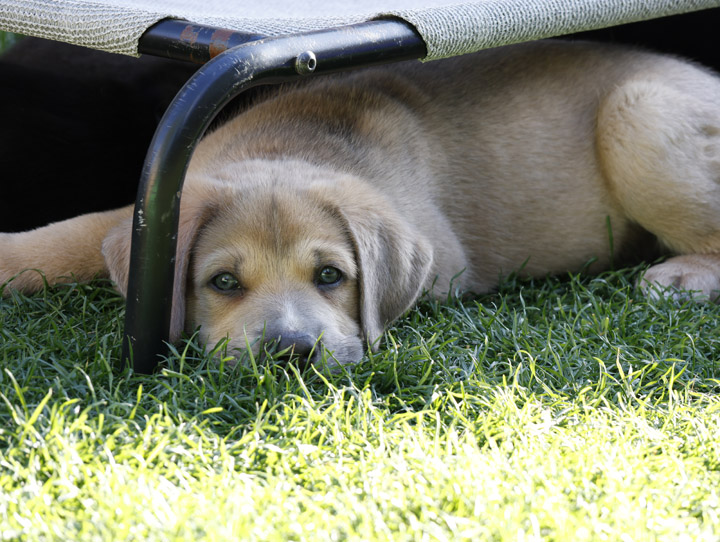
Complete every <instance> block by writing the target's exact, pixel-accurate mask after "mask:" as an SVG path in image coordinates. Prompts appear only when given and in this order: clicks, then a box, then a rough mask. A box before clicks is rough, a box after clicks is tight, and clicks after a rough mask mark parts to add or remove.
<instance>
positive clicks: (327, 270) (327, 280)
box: [317, 265, 343, 286]
mask: <svg viewBox="0 0 720 542" xmlns="http://www.w3.org/2000/svg"><path fill="white" fill-rule="evenodd" d="M342 278H343V274H342V271H340V270H339V269H338V268H336V267H332V266H329V265H328V266H327V267H323V268H322V269H321V270H320V272H319V273H318V277H317V283H318V286H332V285H334V284H337V283H338V282H340V280H342Z"/></svg>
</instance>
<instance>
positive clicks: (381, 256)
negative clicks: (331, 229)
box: [341, 201, 433, 348]
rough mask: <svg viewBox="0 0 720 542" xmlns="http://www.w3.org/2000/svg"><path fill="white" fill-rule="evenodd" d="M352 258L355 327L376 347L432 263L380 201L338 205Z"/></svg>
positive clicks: (424, 245) (427, 250) (421, 243)
mask: <svg viewBox="0 0 720 542" xmlns="http://www.w3.org/2000/svg"><path fill="white" fill-rule="evenodd" d="M341 213H342V214H343V216H344V217H345V220H346V221H347V225H348V229H349V231H350V233H351V237H352V240H353V243H354V245H355V251H356V255H357V259H358V268H359V283H360V323H361V326H362V329H363V333H364V335H365V340H366V341H367V342H369V343H370V345H371V346H372V347H373V348H377V343H378V339H379V338H380V337H381V336H382V334H383V330H384V329H385V326H387V325H388V324H390V323H391V322H392V321H393V320H395V319H396V318H398V317H399V316H401V315H402V314H403V313H404V312H405V311H406V310H407V309H409V308H410V307H411V306H412V304H413V303H414V302H415V301H416V300H417V298H418V297H419V296H420V294H421V293H422V290H423V287H424V286H425V285H426V281H427V278H428V275H429V273H430V268H431V265H432V261H433V252H432V247H431V246H430V244H429V243H428V242H427V241H426V240H425V239H424V238H423V237H422V236H421V235H419V234H418V233H416V232H414V231H412V230H411V229H410V227H409V226H408V224H407V223H406V222H405V221H404V220H402V219H401V218H400V217H399V216H398V215H397V213H396V212H395V211H393V210H392V209H391V208H390V207H389V206H387V205H385V204H384V203H383V202H378V201H374V202H370V203H369V204H367V205H360V206H357V205H343V206H341Z"/></svg>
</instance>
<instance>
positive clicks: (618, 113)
mask: <svg viewBox="0 0 720 542" xmlns="http://www.w3.org/2000/svg"><path fill="white" fill-rule="evenodd" d="M665 62H667V63H668V65H667V66H666V67H665V69H663V68H662V67H661V68H660V70H652V71H650V73H648V74H646V75H643V74H642V73H640V74H638V75H636V76H634V77H633V78H632V79H631V80H630V81H628V82H626V83H623V84H621V85H620V86H618V87H617V88H616V89H614V90H613V91H612V92H611V93H610V95H609V96H607V98H606V99H605V100H604V101H603V103H602V104H601V107H600V110H599V112H598V132H597V135H598V139H597V144H598V156H599V159H600V161H601V165H602V167H603V169H604V172H605V176H606V180H607V182H608V184H609V188H610V191H611V193H612V194H613V195H614V196H615V198H616V199H617V202H618V203H619V205H620V206H621V207H622V208H623V210H624V211H625V213H626V214H627V216H628V217H629V218H630V219H631V220H633V221H635V222H637V223H638V224H640V225H641V226H642V227H644V228H645V229H647V230H648V231H650V232H651V233H653V234H655V235H656V236H657V237H658V239H659V240H660V242H661V243H663V244H664V245H665V246H666V247H668V248H669V249H670V250H671V251H672V252H674V253H676V254H679V256H677V257H675V258H671V259H669V260H668V261H667V262H665V263H662V264H660V265H656V266H653V267H651V268H650V269H649V270H648V271H647V273H646V274H645V276H644V279H643V281H642V283H641V286H642V288H643V289H644V290H645V291H646V293H648V294H650V295H653V294H657V293H658V289H657V288H655V287H654V286H655V285H657V286H659V287H660V288H661V289H668V288H669V291H672V292H674V295H686V293H681V292H683V291H685V292H687V291H695V292H699V296H700V297H701V298H711V299H715V300H717V299H718V298H719V297H720V79H718V78H717V77H716V76H714V75H712V74H710V73H708V72H706V71H704V70H702V69H699V68H696V67H693V66H691V65H688V64H684V63H680V62H679V61H676V60H666V61H665ZM695 295H698V294H697V293H696V294H695Z"/></svg>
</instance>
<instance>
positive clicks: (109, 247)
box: [103, 160, 432, 364]
mask: <svg viewBox="0 0 720 542" xmlns="http://www.w3.org/2000/svg"><path fill="white" fill-rule="evenodd" d="M130 228H131V224H130V222H129V221H128V222H126V223H124V224H122V225H121V226H118V227H117V228H115V230H113V231H112V232H111V233H110V234H109V235H108V237H107V238H106V240H105V243H104V245H103V253H104V255H105V259H106V262H107V265H108V268H109V270H110V273H111V277H112V278H113V280H114V281H115V282H116V283H117V284H118V287H119V288H120V290H121V291H123V292H124V290H125V288H126V285H127V273H128V266H129V265H128V261H129V244H130ZM431 262H432V251H431V248H430V246H429V245H428V244H427V243H426V242H425V240H424V239H423V238H421V237H420V236H419V235H417V234H416V233H415V232H413V231H412V230H411V229H410V228H409V227H408V225H407V224H406V223H405V222H404V221H403V220H402V218H401V217H399V216H398V215H397V213H396V212H395V211H394V210H393V208H392V207H391V205H390V204H389V203H388V202H387V201H386V200H385V199H384V198H383V197H382V196H381V195H380V194H378V193H377V191H376V190H374V189H373V188H372V187H371V186H369V185H368V184H367V183H366V182H364V181H362V180H359V179H357V178H355V177H352V176H350V175H347V174H343V173H339V172H336V171H328V170H323V169H320V168H316V167H314V166H311V165H309V164H306V163H302V162H294V161H273V162H270V161H263V160H257V161H248V162H244V163H240V164H234V165H233V166H232V167H229V168H228V169H227V170H225V171H224V172H223V173H222V174H220V175H216V176H215V177H213V178H208V177H199V176H197V175H195V176H193V177H191V178H190V177H189V178H188V181H187V182H186V188H185V189H184V191H183V198H182V203H181V212H180V226H179V232H178V248H177V257H176V271H175V291H174V296H173V312H172V326H171V327H172V330H171V335H172V336H171V339H172V340H176V339H177V338H179V335H180V332H181V331H182V329H183V327H185V328H187V329H189V330H190V329H194V328H195V327H196V326H200V334H201V337H202V338H203V339H204V340H205V341H207V342H208V343H209V344H215V343H216V342H218V341H220V340H222V339H224V338H225V337H229V339H230V343H229V344H230V346H231V347H234V348H239V349H244V348H245V347H246V345H248V344H249V345H252V348H253V350H254V351H255V352H256V353H257V352H262V351H263V349H264V348H267V347H271V346H272V347H274V348H275V349H276V350H282V351H285V352H286V353H292V354H293V355H294V356H296V357H297V358H299V359H300V360H302V361H305V360H307V361H310V362H314V361H316V360H318V359H320V357H321V356H322V355H323V353H324V352H326V353H327V355H328V358H327V359H328V360H329V361H330V362H331V363H340V364H345V363H351V362H354V361H357V360H359V359H360V358H361V357H362V355H363V353H364V351H365V349H366V347H367V346H368V345H370V346H373V347H374V346H376V345H377V342H378V339H379V338H380V336H381V335H382V333H383V330H384V328H385V326H386V325H387V324H388V323H390V322H391V321H393V320H394V319H396V318H397V317H398V316H400V315H401V314H402V313H403V312H405V310H407V309H408V308H409V307H410V306H411V305H412V303H413V302H414V301H415V300H416V299H417V297H418V296H419V295H420V293H421V291H422V288H423V286H424V285H425V283H426V279H427V276H428V274H429V269H430V265H431ZM333 360H334V361H333Z"/></svg>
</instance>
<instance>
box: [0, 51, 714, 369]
mask: <svg viewBox="0 0 720 542" xmlns="http://www.w3.org/2000/svg"><path fill="white" fill-rule="evenodd" d="M130 230H131V209H130V208H124V209H120V210H116V211H111V212H108V213H97V214H92V215H84V216H80V217H77V218H75V219H70V220H68V221H64V222H59V223H55V224H51V225H49V226H46V227H44V228H40V229H38V230H33V231H31V232H24V233H19V234H2V235H0V283H1V282H4V281H7V280H9V279H11V278H13V277H15V279H14V280H13V281H12V282H11V283H10V287H12V288H16V289H20V290H25V291H32V290H34V289H38V288H40V287H42V284H43V281H42V277H41V276H40V275H38V274H36V273H22V274H19V273H20V272H21V271H22V270H24V269H27V268H30V269H40V270H42V271H43V272H44V273H45V276H46V277H47V279H48V281H49V282H51V283H54V282H59V281H62V280H63V277H68V276H71V275H73V276H74V277H75V278H76V279H80V280H85V279H89V278H91V277H92V276H94V275H96V274H98V273H105V274H107V275H109V276H110V277H111V278H112V279H113V280H114V281H115V282H116V283H117V285H118V287H119V289H120V290H121V291H124V289H125V287H126V283H127V272H128V260H129V242H130ZM656 244H658V245H659V246H661V247H664V248H666V249H668V250H669V251H671V252H672V253H675V254H678V255H680V256H678V257H676V258H673V259H670V260H669V261H668V262H666V263H664V264H660V265H657V266H654V267H652V268H651V269H650V270H649V271H648V272H647V273H646V275H645V280H646V281H647V283H655V282H657V283H659V284H660V285H661V286H676V287H678V288H686V289H691V290H700V292H701V294H702V295H704V296H706V297H710V298H713V299H714V298H715V297H716V296H717V294H716V291H717V290H719V289H720V256H718V254H719V253H720V79H718V78H717V77H716V76H715V75H714V74H712V73H710V72H708V71H707V70H705V69H703V68H700V67H698V66H695V65H692V64H690V63H688V62H684V61H680V60H677V59H675V58H671V57H666V56H659V55H654V54H650V53H645V52H640V51H636V50H630V49H625V48H619V47H614V46H610V45H598V44H589V43H567V42H553V41H545V42H536V43H531V44H522V45H516V46H511V47H503V48H498V49H493V50H488V51H484V52H481V53H477V54H474V55H468V56H465V57H459V58H456V59H451V60H446V61H438V62H433V63H428V64H425V65H422V64H419V63H404V64H402V65H394V66H391V67H386V68H375V69H371V70H363V71H359V72H355V73H351V74H347V75H342V76H333V77H327V78H318V79H316V80H313V81H311V82H309V83H307V84H303V85H298V86H290V87H288V88H286V89H284V90H283V92H281V93H279V95H277V96H274V97H272V98H268V99H266V100H264V101H261V102H260V103H258V104H256V105H255V106H254V107H252V108H250V109H249V110H248V111H245V112H244V113H242V114H240V115H239V116H237V117H236V118H234V119H232V120H231V121H229V122H227V123H226V124H224V125H222V126H221V127H220V128H218V129H217V130H215V131H214V132H212V133H210V134H208V135H207V136H206V137H205V138H204V139H203V141H202V142H201V143H200V144H199V146H198V148H197V149H196V151H195V154H194V156H193V159H192V161H191V164H190V167H189V170H188V173H187V177H186V181H185V186H184V189H183V197H182V203H181V217H180V230H179V237H178V254H177V265H176V277H175V289H176V291H175V295H174V300H173V323H172V329H173V331H172V334H173V337H174V338H177V337H178V336H179V334H180V332H181V330H182V329H183V327H187V328H189V329H194V328H195V326H197V325H200V326H201V333H202V335H203V337H204V338H205V340H207V341H209V342H210V343H214V342H217V341H219V340H222V339H223V338H224V337H228V336H229V337H230V338H231V345H232V346H237V347H243V348H244V346H245V345H246V344H255V345H256V346H255V348H256V349H259V348H261V347H262V345H263V344H264V343H268V342H275V343H276V345H277V346H278V347H279V348H281V349H284V348H290V349H294V351H295V353H296V354H299V355H301V356H303V357H307V358H309V359H310V360H311V361H314V360H315V359H317V358H318V356H319V355H320V353H321V351H322V350H326V351H328V352H331V353H332V354H333V356H334V358H335V359H336V360H337V361H338V362H340V363H346V362H352V361H355V360H357V359H359V358H360V357H361V356H362V353H363V352H364V349H365V347H366V346H367V344H368V343H370V344H374V343H375V342H376V340H377V339H378V338H379V337H380V335H381V334H382V331H383V329H384V327H385V326H386V325H387V324H388V323H389V322H391V321H392V320H394V319H395V318H397V317H398V316H400V315H401V314H402V313H403V312H404V311H405V310H407V309H408V308H409V307H410V306H411V305H412V304H413V302H414V301H415V300H416V299H417V298H418V297H419V296H420V295H421V294H422V292H423V291H424V290H427V291H429V292H430V293H431V294H432V295H435V296H439V297H444V296H446V295H448V292H454V291H472V292H477V293H482V292H487V291H490V290H492V289H493V288H494V287H495V286H496V285H497V284H498V281H499V280H500V279H501V277H502V276H503V275H507V274H509V273H512V272H516V271H519V272H520V273H521V274H522V275H527V276H545V275H547V274H550V273H560V272H567V271H578V270H581V269H583V268H584V267H586V266H587V265H588V262H590V261H591V260H593V261H594V263H592V265H591V269H592V270H601V269H603V268H607V267H608V266H609V265H610V264H611V263H612V262H615V263H618V262H619V261H622V260H624V259H626V258H627V257H631V256H633V255H637V254H640V253H645V252H647V250H646V249H647V248H648V247H653V246H655V245H656ZM18 274H19V275H18ZM16 275H17V276H16Z"/></svg>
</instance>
